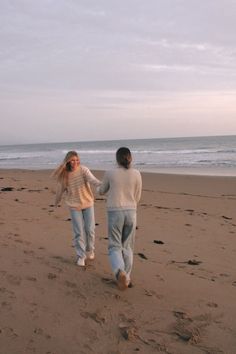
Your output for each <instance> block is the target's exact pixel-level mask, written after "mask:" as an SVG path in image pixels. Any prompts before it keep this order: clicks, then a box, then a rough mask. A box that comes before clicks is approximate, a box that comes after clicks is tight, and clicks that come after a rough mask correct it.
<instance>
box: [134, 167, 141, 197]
mask: <svg viewBox="0 0 236 354" xmlns="http://www.w3.org/2000/svg"><path fill="white" fill-rule="evenodd" d="M141 193H142V177H141V174H140V172H139V171H138V176H137V181H136V188H135V200H136V203H138V202H139V201H140V198H141Z"/></svg>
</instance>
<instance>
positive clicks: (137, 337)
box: [0, 170, 236, 354]
mask: <svg viewBox="0 0 236 354" xmlns="http://www.w3.org/2000/svg"><path fill="white" fill-rule="evenodd" d="M50 173H51V171H46V170H45V171H30V170H1V171H0V200H1V201H0V203H1V204H0V205H1V213H0V264H1V266H0V353H1V354H31V353H32V354H33V353H37V354H89V353H94V354H130V353H136V352H137V353H142V354H149V353H167V354H235V353H236V305H235V299H236V216H235V206H236V177H213V176H191V175H174V174H172V175H171V174H170V175H165V174H154V173H152V174H151V173H142V177H143V193H142V198H141V201H140V204H139V207H138V227H137V233H136V244H135V256H134V268H133V273H132V282H133V284H134V287H133V288H131V289H127V290H126V291H123V292H122V291H119V290H118V289H117V287H116V284H115V283H114V280H113V277H112V274H111V269H110V265H109V262H108V256H107V231H106V203H105V199H104V198H102V197H98V196H96V201H95V215H96V224H97V225H96V259H95V260H94V261H93V262H92V261H91V262H90V263H87V265H86V267H85V268H81V267H78V266H77V265H76V256H75V252H74V249H73V246H72V230H71V222H70V220H69V213H68V210H67V208H66V206H65V205H64V204H62V205H61V207H59V208H57V209H55V208H54V206H53V202H54V193H55V181H54V180H53V179H52V178H50ZM94 174H95V175H96V177H98V178H101V177H102V175H103V172H101V171H94Z"/></svg>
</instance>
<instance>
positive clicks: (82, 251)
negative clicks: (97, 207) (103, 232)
mask: <svg viewBox="0 0 236 354" xmlns="http://www.w3.org/2000/svg"><path fill="white" fill-rule="evenodd" d="M70 215H71V220H72V228H73V233H74V246H75V250H76V253H77V255H78V257H80V258H85V257H86V252H89V251H94V247H95V217H94V207H93V206H92V207H89V208H86V209H82V210H76V209H73V208H70Z"/></svg>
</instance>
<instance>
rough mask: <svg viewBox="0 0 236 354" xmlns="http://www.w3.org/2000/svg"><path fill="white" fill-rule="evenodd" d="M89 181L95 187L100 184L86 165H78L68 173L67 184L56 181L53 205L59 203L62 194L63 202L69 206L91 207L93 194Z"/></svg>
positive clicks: (76, 207) (79, 208)
mask: <svg viewBox="0 0 236 354" xmlns="http://www.w3.org/2000/svg"><path fill="white" fill-rule="evenodd" d="M90 183H91V184H93V185H94V186H95V187H98V186H99V185H100V184H101V182H100V181H99V180H98V179H97V178H96V177H95V176H94V175H93V174H92V173H91V171H90V170H89V169H88V168H87V167H86V166H83V165H80V166H79V167H78V168H77V169H76V171H73V172H70V173H69V176H68V185H67V186H64V185H63V184H61V183H58V185H57V191H56V199H55V205H56V206H57V205H58V204H59V203H60V201H61V199H62V196H63V194H64V195H65V202H66V204H67V205H68V206H69V207H70V208H75V209H77V210H82V209H86V208H89V207H91V206H92V205H93V204H94V196H93V192H92V190H91V187H90Z"/></svg>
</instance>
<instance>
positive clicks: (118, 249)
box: [108, 209, 136, 280]
mask: <svg viewBox="0 0 236 354" xmlns="http://www.w3.org/2000/svg"><path fill="white" fill-rule="evenodd" d="M135 230H136V210H122V209H120V210H115V211H114V210H112V211H108V254H109V260H110V263H111V268H112V272H113V273H114V275H115V276H116V275H117V272H118V270H119V269H120V270H122V271H125V272H126V274H127V280H130V273H131V270H132V266H133V253H134V239H135Z"/></svg>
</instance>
